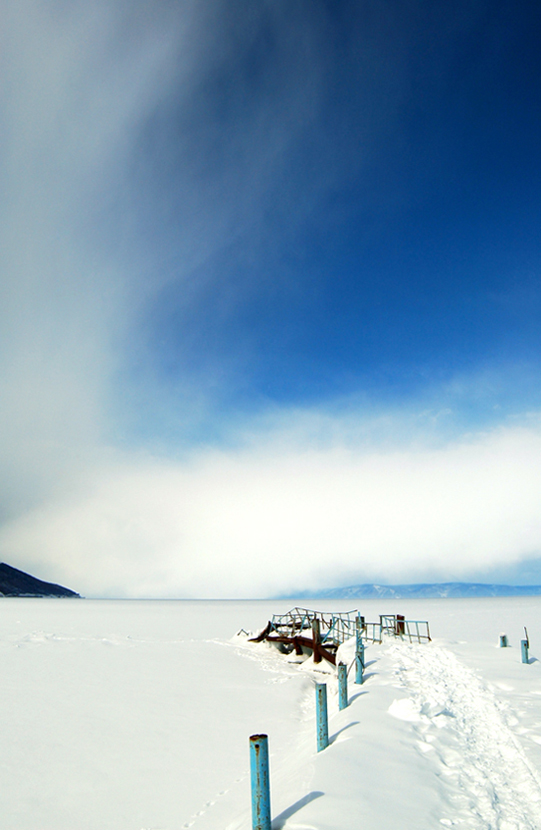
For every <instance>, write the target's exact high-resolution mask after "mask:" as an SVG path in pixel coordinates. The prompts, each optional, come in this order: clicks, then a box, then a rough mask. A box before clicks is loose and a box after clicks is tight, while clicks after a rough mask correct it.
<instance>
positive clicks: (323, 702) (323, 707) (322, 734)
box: [316, 683, 329, 752]
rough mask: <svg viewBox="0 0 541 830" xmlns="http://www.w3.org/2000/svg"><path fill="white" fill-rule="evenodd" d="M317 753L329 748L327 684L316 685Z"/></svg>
mask: <svg viewBox="0 0 541 830" xmlns="http://www.w3.org/2000/svg"><path fill="white" fill-rule="evenodd" d="M316 716H317V751H318V752H321V750H322V749H327V747H328V746H329V720H328V717H327V684H326V683H316Z"/></svg>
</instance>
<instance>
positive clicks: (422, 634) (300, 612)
mask: <svg viewBox="0 0 541 830" xmlns="http://www.w3.org/2000/svg"><path fill="white" fill-rule="evenodd" d="M356 636H358V637H359V638H360V639H361V640H362V641H363V642H372V643H381V642H382V641H383V638H384V637H396V638H399V639H402V640H404V639H405V640H409V642H410V643H411V642H418V643H421V642H430V630H429V626H428V622H427V621H426V620H407V619H406V618H405V617H404V616H402V615H401V614H381V615H380V617H379V622H367V621H366V620H365V618H364V617H363V616H362V615H361V614H360V613H359V612H358V611H347V612H345V613H333V612H325V611H312V610H310V609H308V608H299V607H298V606H297V607H295V608H292V609H291V611H288V612H287V613H286V614H274V615H273V617H272V619H271V620H269V622H268V623H267V625H266V626H265V628H264V629H263V630H262V631H261V632H260V633H259V634H258V635H257V636H256V637H251V638H250V642H252V643H261V642H263V641H265V642H267V643H272V644H274V645H276V647H277V648H279V649H280V651H282V652H283V653H284V654H291V653H292V652H293V651H294V652H295V654H298V655H299V656H300V655H303V654H312V655H313V658H314V663H320V662H321V661H322V660H327V661H328V662H329V663H331V664H332V665H333V666H335V665H336V652H337V651H338V649H339V647H340V646H341V645H342V643H343V642H345V641H346V640H349V639H350V638H351V637H356Z"/></svg>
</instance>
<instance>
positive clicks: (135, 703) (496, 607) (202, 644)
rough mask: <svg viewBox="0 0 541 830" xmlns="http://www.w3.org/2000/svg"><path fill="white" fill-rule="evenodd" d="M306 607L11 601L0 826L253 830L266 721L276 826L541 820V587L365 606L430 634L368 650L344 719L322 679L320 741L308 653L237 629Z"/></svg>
mask: <svg viewBox="0 0 541 830" xmlns="http://www.w3.org/2000/svg"><path fill="white" fill-rule="evenodd" d="M294 604H295V603H294V602H291V601H287V602H285V601H275V602H267V601H265V602H262V601H253V602H252V601H250V602H241V601H230V602H223V601H221V602H218V601H216V602H211V601H200V602H192V601H135V600H126V601H109V600H51V599H2V600H1V601H0V626H1V629H0V630H1V632H2V634H1V637H0V647H1V650H2V654H1V661H2V683H1V684H0V712H1V718H2V753H1V758H0V770H1V777H2V780H1V782H0V792H1V793H2V827H3V828H5V830H87V829H88V830H90V829H91V828H92V830H180V829H181V828H182V829H183V830H187V828H188V827H193V828H194V830H210V828H214V830H218V829H219V830H249V828H250V826H251V824H250V810H249V807H250V801H249V798H250V797H249V777H248V762H249V758H248V737H249V735H250V734H252V733H259V732H267V733H268V735H269V744H270V751H271V805H272V815H273V819H274V820H273V830H279V828H288V829H289V830H309V828H310V829H311V828H314V829H315V830H351V828H354V827H357V828H362V829H363V830H391V828H392V830H396V828H397V827H400V830H429V828H430V830H433V828H435V827H455V826H456V827H461V828H465V829H466V830H477V828H479V830H530V828H531V830H534V828H539V827H541V663H540V662H539V661H538V660H537V659H536V658H537V656H539V657H541V597H531V598H498V599H475V600H471V599H464V600H451V599H444V600H440V599H437V600H398V601H394V600H370V601H361V604H360V605H359V606H358V608H359V611H360V613H362V614H364V615H365V617H366V618H367V620H377V619H378V617H379V614H382V613H402V614H405V615H406V617H407V618H409V619H427V620H428V621H429V622H430V628H431V633H432V635H433V638H434V640H433V642H432V643H431V644H428V645H410V644H408V643H402V642H399V641H395V640H393V639H391V640H389V641H387V642H385V643H384V644H383V645H381V646H379V645H378V646H376V645H373V646H369V647H368V649H367V653H366V657H367V661H368V665H367V671H366V680H365V683H364V684H363V685H362V686H355V685H353V683H351V684H350V687H349V694H350V701H351V702H350V706H349V707H348V708H347V709H345V710H343V711H342V712H338V711H337V700H336V688H335V678H334V676H332V675H327V676H326V677H325V676H324V675H319V680H321V681H324V680H325V679H326V681H327V683H328V688H329V696H330V701H329V703H330V707H329V710H330V724H329V732H330V735H331V741H332V742H331V745H330V746H329V748H328V749H327V750H325V751H324V752H322V753H319V754H317V753H316V751H315V750H316V746H315V724H314V720H315V705H314V679H315V678H316V677H317V676H318V675H316V673H315V672H314V667H313V664H312V666H311V667H310V666H309V665H308V664H304V665H303V666H302V667H299V666H298V665H295V664H292V663H289V662H287V660H286V659H285V658H284V657H283V656H281V655H279V654H278V652H276V651H275V650H274V649H272V648H271V647H268V646H265V645H250V644H246V643H245V642H243V641H242V640H239V639H236V638H235V636H234V635H235V633H236V632H237V631H238V630H239V629H240V628H244V629H249V630H257V629H260V628H262V627H263V626H264V625H265V624H266V622H267V620H268V619H269V618H270V617H271V616H272V614H273V613H282V612H285V611H287V610H288V609H289V608H290V607H291V606H292V605H294ZM299 604H302V605H305V606H306V605H307V606H308V607H316V608H317V609H318V610H334V611H349V610H352V608H354V607H355V603H353V604H352V603H351V601H328V600H323V601H317V603H315V602H313V603H310V602H307V601H306V600H305V601H303V602H302V603H299ZM524 625H526V626H527V627H528V632H529V635H530V640H531V651H530V655H531V661H530V663H529V664H528V665H524V664H522V663H521V661H520V640H521V639H522V638H523V636H524V633H523V626H524ZM500 632H506V633H507V635H508V638H509V642H510V645H511V647H510V648H508V649H500V648H498V642H499V634H500ZM352 656H353V651H352V648H351V646H348V644H346V646H345V647H344V657H345V658H346V659H347V660H351V659H352ZM350 678H351V680H353V674H351V675H350Z"/></svg>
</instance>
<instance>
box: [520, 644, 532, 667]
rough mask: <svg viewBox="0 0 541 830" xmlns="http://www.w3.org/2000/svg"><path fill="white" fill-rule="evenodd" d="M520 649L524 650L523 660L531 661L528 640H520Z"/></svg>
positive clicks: (524, 661) (525, 661)
mask: <svg viewBox="0 0 541 830" xmlns="http://www.w3.org/2000/svg"><path fill="white" fill-rule="evenodd" d="M520 649H521V652H522V662H523V663H529V662H530V660H529V656H528V640H521V641H520Z"/></svg>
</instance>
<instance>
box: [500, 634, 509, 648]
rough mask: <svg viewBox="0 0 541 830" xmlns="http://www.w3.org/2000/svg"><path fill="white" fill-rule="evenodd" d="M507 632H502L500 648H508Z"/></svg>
mask: <svg viewBox="0 0 541 830" xmlns="http://www.w3.org/2000/svg"><path fill="white" fill-rule="evenodd" d="M507 646H508V642H507V634H500V648H507Z"/></svg>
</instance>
